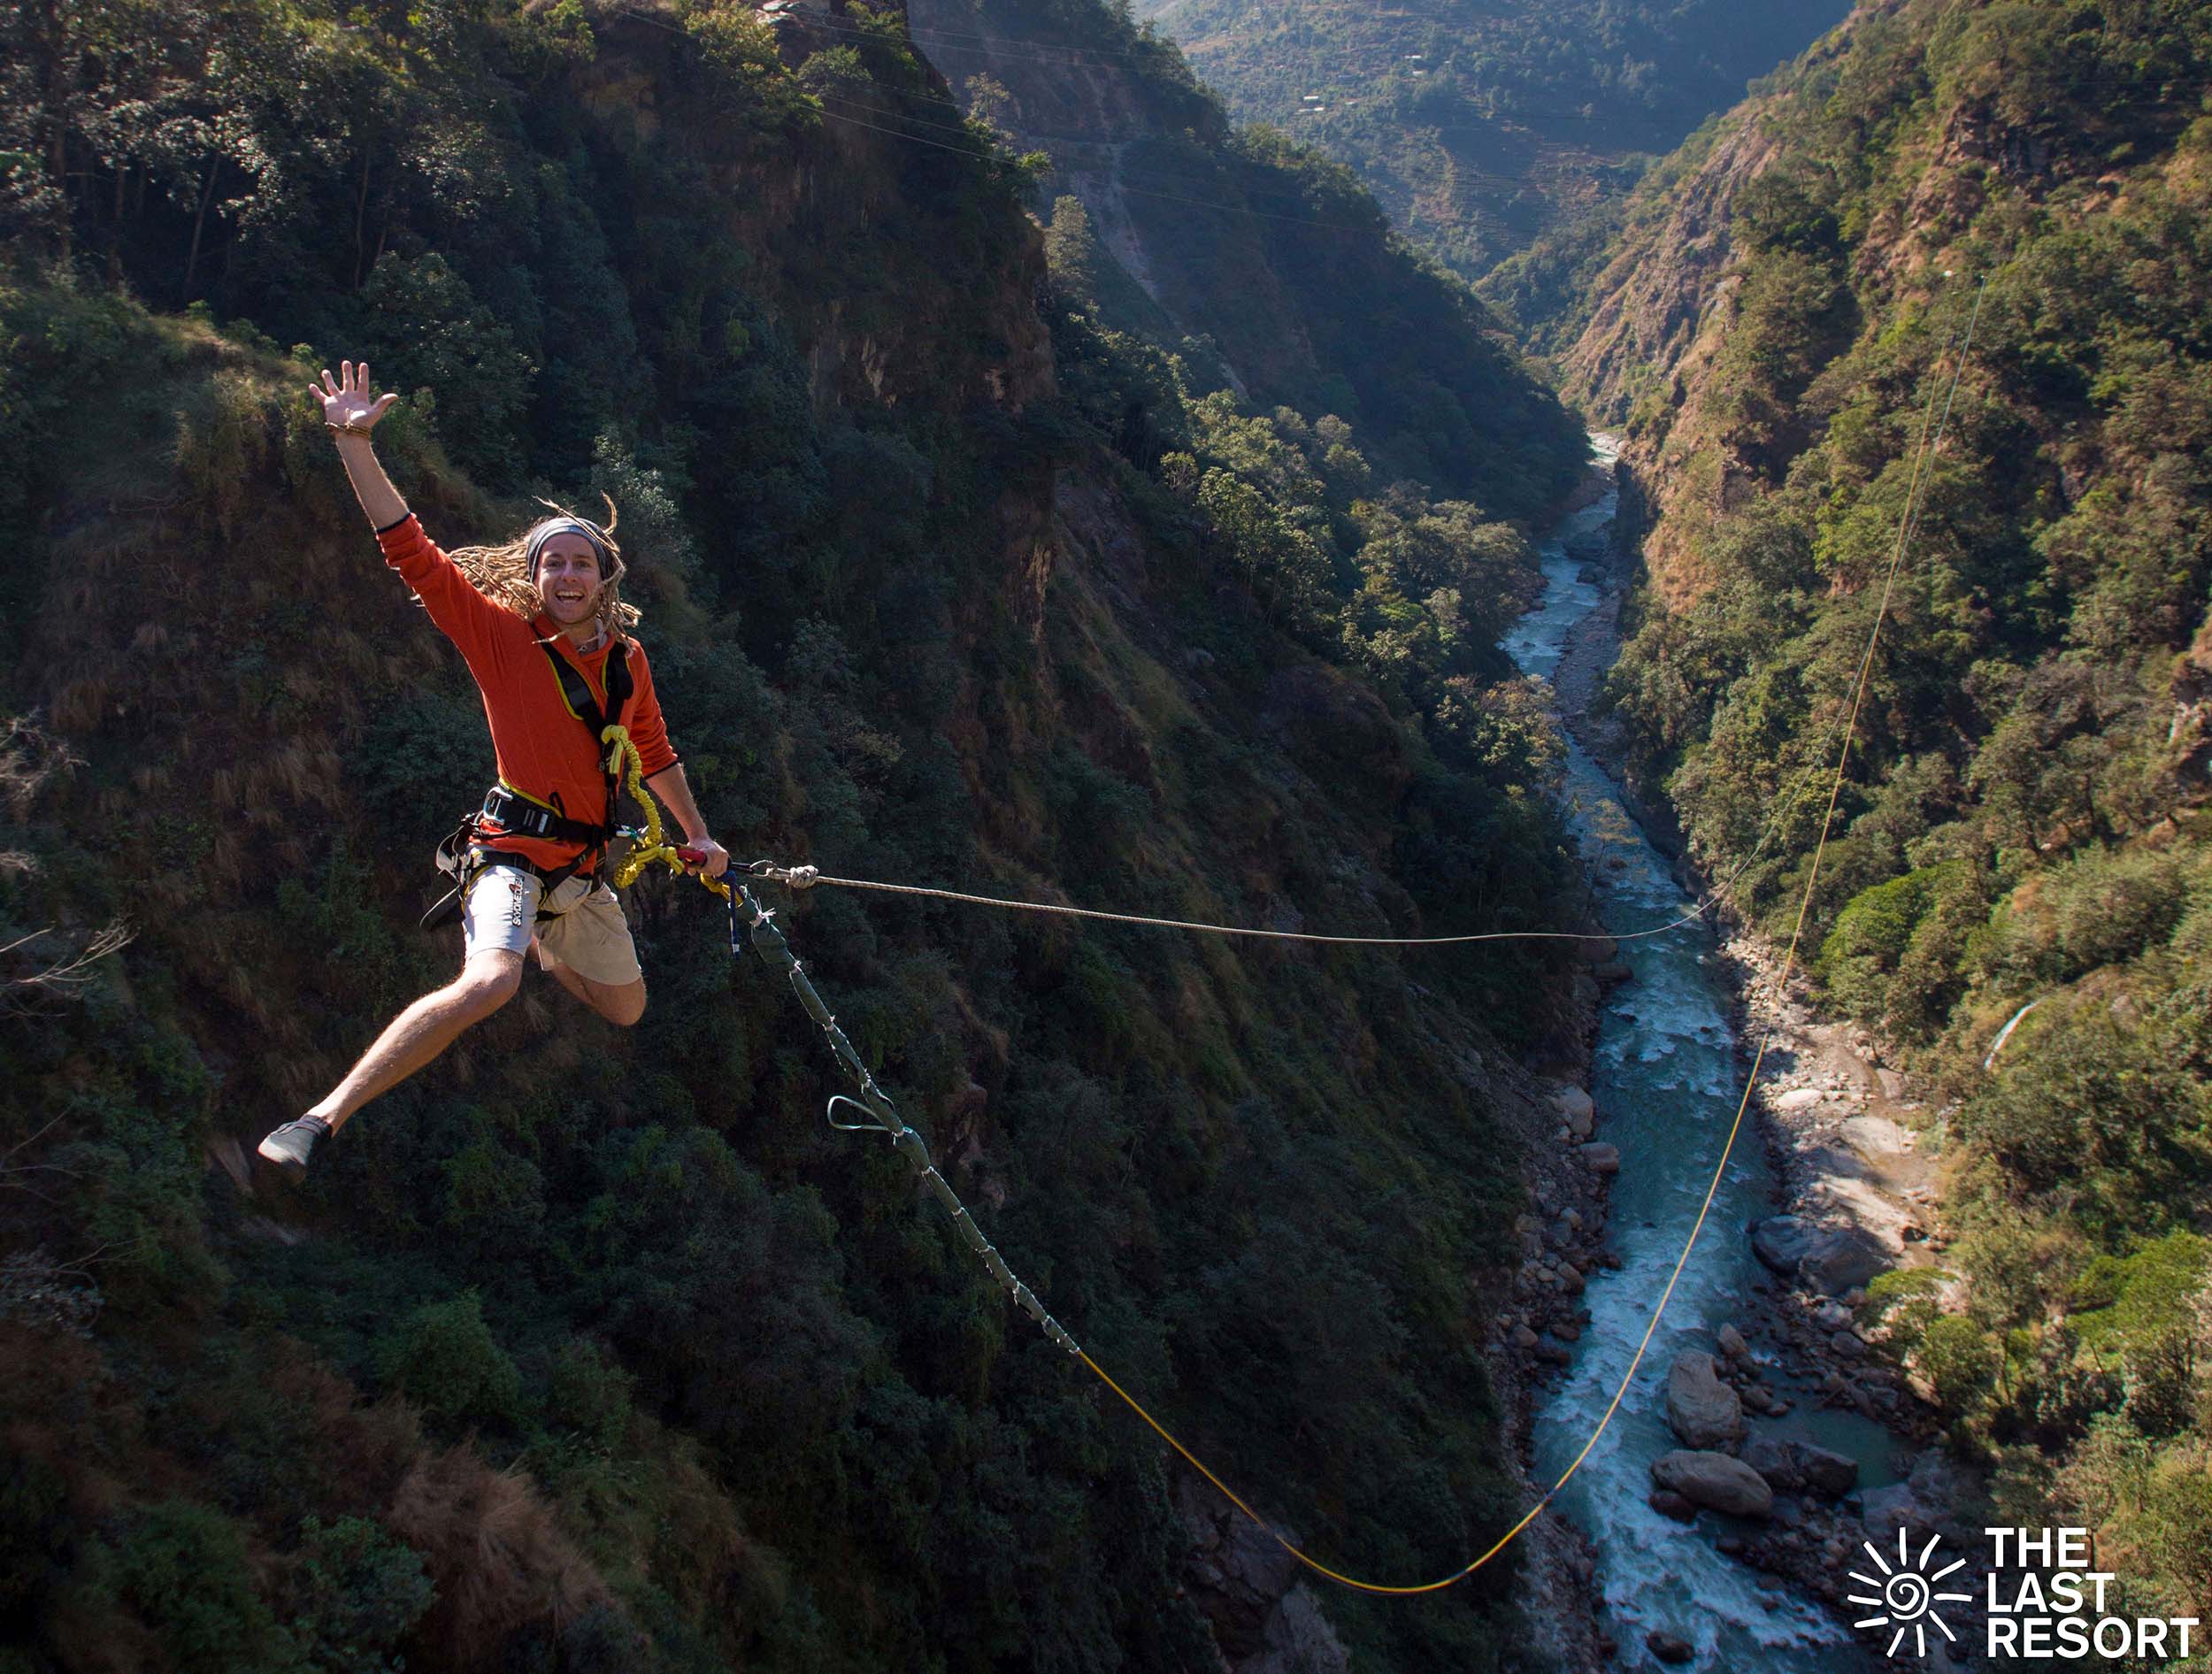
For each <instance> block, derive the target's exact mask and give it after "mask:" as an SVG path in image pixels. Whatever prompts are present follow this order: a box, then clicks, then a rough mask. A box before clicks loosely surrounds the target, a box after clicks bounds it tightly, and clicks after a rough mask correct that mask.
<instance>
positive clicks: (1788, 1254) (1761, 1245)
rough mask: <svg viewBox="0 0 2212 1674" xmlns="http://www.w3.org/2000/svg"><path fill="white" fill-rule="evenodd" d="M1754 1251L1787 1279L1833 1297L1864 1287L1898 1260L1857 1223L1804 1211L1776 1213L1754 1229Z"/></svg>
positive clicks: (1752, 1231) (1752, 1235)
mask: <svg viewBox="0 0 2212 1674" xmlns="http://www.w3.org/2000/svg"><path fill="white" fill-rule="evenodd" d="M1751 1250H1752V1254H1754V1255H1755V1256H1757V1257H1758V1258H1759V1259H1760V1260H1761V1261H1762V1262H1763V1263H1766V1265H1767V1266H1769V1267H1770V1268H1772V1269H1773V1270H1774V1271H1776V1272H1778V1273H1779V1274H1781V1275H1782V1277H1783V1278H1785V1279H1802V1280H1804V1281H1805V1282H1806V1283H1807V1284H1809V1285H1811V1286H1814V1287H1815V1288H1816V1289H1819V1290H1824V1291H1826V1292H1828V1293H1829V1294H1831V1295H1839V1294H1841V1293H1843V1292H1844V1291H1847V1290H1849V1289H1850V1288H1851V1287H1852V1286H1855V1285H1863V1284H1865V1283H1866V1282H1867V1280H1869V1279H1872V1278H1873V1277H1874V1275H1875V1274H1877V1273H1879V1272H1882V1271H1885V1270H1886V1269H1887V1268H1889V1267H1891V1266H1893V1264H1894V1263H1893V1260H1892V1258H1891V1256H1890V1254H1889V1252H1888V1251H1886V1249H1884V1248H1883V1247H1882V1243H1881V1240H1879V1239H1878V1238H1876V1237H1874V1235H1873V1234H1872V1233H1870V1232H1864V1231H1862V1230H1861V1229H1860V1228H1858V1227H1855V1226H1823V1225H1821V1224H1820V1223H1819V1222H1817V1221H1809V1220H1807V1219H1806V1218H1805V1217H1803V1216H1801V1215H1770V1216H1769V1217H1767V1218H1766V1219H1765V1220H1763V1221H1761V1222H1759V1223H1758V1225H1755V1226H1754V1227H1753V1228H1752V1229H1751Z"/></svg>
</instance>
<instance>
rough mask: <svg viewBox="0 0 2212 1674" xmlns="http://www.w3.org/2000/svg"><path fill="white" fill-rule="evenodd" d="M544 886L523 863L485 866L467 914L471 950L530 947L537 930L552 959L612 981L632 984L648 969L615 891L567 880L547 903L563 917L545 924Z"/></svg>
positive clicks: (473, 884)
mask: <svg viewBox="0 0 2212 1674" xmlns="http://www.w3.org/2000/svg"><path fill="white" fill-rule="evenodd" d="M544 887H545V886H544V882H543V880H542V879H540V878H539V877H538V875H537V874H536V873H535V872H525V871H524V870H523V869H522V868H521V867H519V866H497V865H493V866H481V867H479V868H478V869H477V872H476V875H475V876H474V877H473V878H472V879H470V880H469V887H468V896H467V899H466V901H465V902H464V904H463V908H462V913H461V922H462V924H463V925H464V926H465V944H464V945H465V949H466V951H467V952H468V953H472V954H473V953H481V952H483V951H484V950H485V949H487V948H506V949H507V951H508V952H510V953H527V952H528V951H529V950H530V937H531V935H532V933H535V934H536V936H537V938H538V948H539V950H540V953H541V956H542V957H543V959H544V961H545V963H546V964H549V965H555V964H562V965H566V966H567V967H568V968H569V969H570V970H571V971H574V972H575V973H576V974H577V975H578V976H580V977H588V978H589V979H591V980H592V981H594V982H597V983H603V984H605V985H606V986H607V987H611V988H620V987H627V986H628V985H629V984H631V983H633V982H635V981H636V980H637V979H639V978H640V977H641V976H643V975H644V974H645V973H644V971H641V969H639V966H638V962H637V946H636V944H635V943H634V942H633V941H631V940H630V926H629V924H628V922H627V921H626V919H625V918H623V917H622V903H621V902H619V901H618V900H616V899H615V893H614V891H613V890H611V889H610V888H608V887H606V885H605V884H603V883H602V882H601V881H600V880H599V879H596V878H569V879H564V880H563V881H562V882H561V883H560V885H559V886H558V887H556V888H555V890H554V891H553V899H552V900H551V901H550V902H549V903H548V910H549V911H551V912H553V913H554V914H556V915H557V916H556V917H554V918H549V919H547V920H546V921H545V922H544V923H543V924H540V923H538V921H537V919H538V896H539V895H540V893H541V891H542V890H543V888H544Z"/></svg>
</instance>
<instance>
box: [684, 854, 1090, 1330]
mask: <svg viewBox="0 0 2212 1674" xmlns="http://www.w3.org/2000/svg"><path fill="white" fill-rule="evenodd" d="M721 881H724V882H726V883H727V884H728V885H729V902H730V953H731V955H732V956H733V957H734V956H737V955H739V954H741V953H742V952H743V951H744V940H743V930H744V928H746V927H748V926H749V928H750V930H751V932H752V943H753V951H754V952H755V953H757V954H758V955H759V956H761V958H762V959H763V960H764V961H765V962H766V963H767V964H770V965H772V966H774V967H776V968H777V969H779V970H781V971H784V972H786V973H787V975H788V976H789V977H790V979H791V987H792V991H793V992H794V993H795V994H797V995H798V996H799V1003H800V1004H801V1005H803V1006H804V1007H805V1008H806V1014H807V1016H809V1017H812V1018H813V1019H814V1020H815V1022H817V1023H818V1024H820V1025H822V1033H824V1034H826V1035H827V1036H829V1043H830V1048H831V1050H833V1052H835V1053H836V1054H837V1056H838V1060H839V1062H841V1064H844V1066H845V1072H846V1073H847V1074H848V1075H849V1076H850V1077H852V1079H853V1081H854V1084H855V1085H856V1086H857V1087H859V1089H860V1096H859V1097H858V1098H852V1097H849V1096H848V1095H847V1094H842V1093H840V1094H836V1095H835V1096H834V1097H833V1098H832V1099H831V1100H830V1102H829V1109H828V1111H827V1112H826V1116H827V1119H828V1122H829V1125H831V1126H832V1127H834V1128H841V1129H843V1130H844V1131H845V1132H847V1133H861V1132H867V1133H887V1134H889V1135H890V1136H891V1143H892V1144H894V1145H895V1146H897V1147H898V1148H899V1150H900V1151H901V1152H902V1154H903V1155H904V1156H905V1157H906V1160H907V1161H908V1162H910V1163H913V1164H914V1168H915V1171H916V1172H917V1173H918V1174H919V1175H920V1176H921V1177H922V1180H923V1183H924V1184H926V1186H928V1187H929V1189H930V1191H931V1192H932V1193H933V1194H935V1196H936V1198H937V1201H938V1202H941V1203H942V1204H943V1205H944V1206H945V1208H946V1209H948V1210H949V1211H950V1213H951V1215H952V1224H953V1225H955V1226H956V1227H958V1228H959V1229H960V1236H961V1237H963V1238H964V1239H965V1240H967V1241H968V1248H970V1249H972V1250H973V1251H974V1252H975V1253H976V1255H977V1256H979V1257H981V1258H982V1262H983V1264H984V1266H986V1267H987V1268H988V1269H989V1270H990V1272H991V1277H992V1278H993V1279H996V1280H997V1281H998V1282H999V1284H1000V1285H1001V1286H1002V1287H1003V1288H1004V1289H1005V1291H1006V1294H1008V1295H1010V1296H1011V1297H1012V1298H1013V1299H1014V1301H1015V1302H1016V1304H1017V1305H1018V1306H1019V1308H1020V1309H1021V1310H1022V1311H1023V1312H1024V1313H1025V1314H1027V1315H1028V1316H1029V1317H1031V1318H1032V1319H1033V1320H1035V1321H1036V1322H1037V1324H1038V1325H1039V1327H1040V1328H1041V1329H1042V1331H1043V1332H1044V1334H1045V1335H1046V1336H1048V1337H1049V1338H1051V1339H1052V1340H1053V1341H1054V1342H1056V1343H1057V1344H1059V1345H1060V1347H1061V1348H1064V1349H1066V1350H1067V1351H1068V1353H1070V1354H1071V1355H1079V1354H1081V1353H1082V1352H1083V1351H1082V1349H1081V1348H1080V1347H1079V1346H1078V1344H1077V1343H1076V1340H1075V1339H1074V1338H1072V1337H1071V1336H1069V1335H1068V1333H1067V1332H1066V1330H1065V1329H1064V1328H1063V1326H1062V1325H1061V1324H1060V1322H1059V1321H1058V1320H1056V1319H1055V1318H1054V1317H1052V1316H1051V1315H1050V1314H1048V1313H1047V1312H1046V1311H1045V1305H1044V1304H1043V1303H1042V1302H1039V1301H1038V1300H1037V1295H1036V1293H1035V1292H1034V1291H1033V1290H1031V1289H1030V1288H1029V1286H1026V1285H1025V1284H1023V1283H1022V1282H1021V1280H1020V1279H1017V1278H1015V1277H1014V1271H1013V1269H1011V1268H1010V1267H1009V1266H1007V1264H1006V1258H1005V1257H1004V1256H1001V1255H1000V1254H999V1253H998V1251H997V1249H996V1248H994V1247H993V1245H992V1243H991V1240H989V1239H987V1238H986V1237H984V1235H983V1229H982V1228H981V1227H980V1226H978V1225H976V1224H975V1217H974V1216H972V1215H971V1214H969V1213H968V1209H967V1206H966V1205H965V1204H964V1203H963V1202H961V1201H960V1199H959V1197H958V1196H957V1195H956V1194H955V1193H954V1191H953V1189H952V1187H951V1186H949V1185H948V1184H947V1183H946V1180H945V1177H944V1176H943V1175H941V1174H940V1173H939V1172H938V1171H937V1168H936V1165H935V1164H934V1163H932V1162H931V1161H930V1157H929V1145H928V1142H927V1141H926V1140H924V1139H923V1138H922V1136H921V1135H920V1134H919V1133H916V1132H915V1131H914V1129H913V1128H911V1127H910V1126H909V1125H907V1123H906V1121H905V1119H904V1118H903V1117H901V1116H900V1115H899V1113H898V1112H897V1111H896V1110H893V1109H892V1108H891V1101H890V1100H889V1099H888V1098H887V1097H885V1096H884V1092H883V1089H882V1088H881V1087H878V1086H877V1085H876V1080H875V1077H873V1076H872V1075H870V1074H869V1073H868V1066H867V1065H866V1064H863V1063H862V1062H861V1061H860V1054H859V1052H858V1051H857V1050H856V1049H855V1048H854V1046H853V1043H852V1042H851V1041H850V1040H848V1039H846V1037H845V1032H844V1030H842V1029H841V1028H839V1027H838V1026H837V1019H836V1018H835V1017H832V1016H831V1015H830V1009H829V1008H828V1007H827V1006H826V1005H825V1004H823V1003H822V996H821V995H820V994H817V993H815V991H814V984H813V983H812V982H811V981H810V980H809V979H808V977H807V974H806V969H805V967H804V966H803V965H802V964H800V963H799V959H798V956H797V955H795V954H794V953H793V952H792V951H791V944H790V943H789V942H787V941H785V940H784V936H783V932H782V931H780V930H779V929H777V928H776V923H775V915H774V914H773V913H772V912H770V911H769V910H767V909H766V908H764V907H763V906H762V905H761V904H760V903H759V902H757V901H755V900H754V899H753V896H752V892H751V891H750V890H749V889H747V888H746V887H745V886H744V885H743V884H741V883H740V882H739V881H738V879H737V876H736V869H735V868H734V867H733V868H732V869H731V871H730V873H729V875H728V876H727V877H726V878H725V879H722V880H721ZM741 908H742V909H743V910H744V913H745V915H746V918H747V925H742V926H741V925H740V923H739V910H740V909H741ZM841 1104H849V1105H851V1106H852V1107H853V1108H854V1109H855V1110H862V1111H864V1112H865V1113H866V1114H867V1117H868V1118H869V1119H868V1120H866V1121H862V1122H841V1121H839V1120H838V1119H837V1107H838V1106H839V1105H841Z"/></svg>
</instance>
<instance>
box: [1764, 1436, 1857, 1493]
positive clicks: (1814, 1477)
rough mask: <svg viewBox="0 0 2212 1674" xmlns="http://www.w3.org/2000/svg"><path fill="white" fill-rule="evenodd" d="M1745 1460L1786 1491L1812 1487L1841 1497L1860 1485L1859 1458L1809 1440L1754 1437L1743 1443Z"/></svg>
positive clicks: (1798, 1490)
mask: <svg viewBox="0 0 2212 1674" xmlns="http://www.w3.org/2000/svg"><path fill="white" fill-rule="evenodd" d="M1743 1461H1744V1463H1746V1464H1747V1465H1749V1466H1750V1467H1751V1468H1752V1469H1753V1470H1754V1471H1757V1472H1758V1473H1759V1474H1760V1475H1761V1476H1762V1477H1764V1478H1766V1480H1767V1482H1768V1484H1769V1486H1771V1487H1773V1488H1775V1489H1777V1490H1778V1491H1779V1492H1781V1493H1783V1494H1796V1493H1798V1492H1800V1491H1801V1490H1809V1491H1810V1492H1812V1493H1815V1494H1826V1495H1828V1496H1829V1497H1830V1498H1832V1499H1840V1498H1841V1497H1842V1496H1843V1495H1845V1494H1848V1493H1850V1492H1851V1490H1852V1489H1854V1488H1855V1487H1857V1486H1859V1462H1858V1461H1857V1460H1856V1459H1854V1458H1852V1457H1851V1456H1850V1455H1847V1454H1841V1453H1836V1452H1834V1451H1832V1450H1831V1449H1830V1448H1827V1447H1815V1446H1814V1445H1813V1444H1812V1443H1811V1442H1809V1441H1786V1440H1780V1439H1778V1438H1777V1437H1773V1436H1758V1437H1755V1438H1754V1439H1753V1440H1751V1441H1750V1442H1749V1443H1747V1445H1746V1446H1745V1447H1744V1450H1743Z"/></svg>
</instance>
